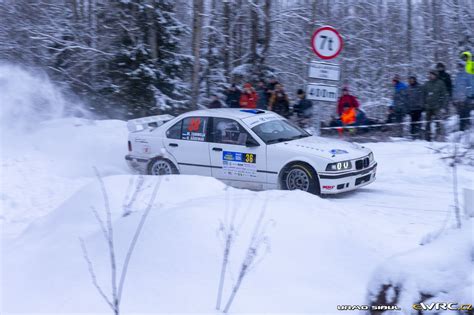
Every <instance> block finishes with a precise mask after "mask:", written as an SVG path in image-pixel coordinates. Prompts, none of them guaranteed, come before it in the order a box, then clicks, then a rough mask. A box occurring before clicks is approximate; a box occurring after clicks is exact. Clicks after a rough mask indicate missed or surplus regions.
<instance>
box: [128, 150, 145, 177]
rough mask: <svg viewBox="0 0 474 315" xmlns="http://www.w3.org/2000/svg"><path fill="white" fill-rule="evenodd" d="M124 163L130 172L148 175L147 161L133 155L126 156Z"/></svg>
mask: <svg viewBox="0 0 474 315" xmlns="http://www.w3.org/2000/svg"><path fill="white" fill-rule="evenodd" d="M125 161H126V162H127V165H128V167H130V168H131V169H132V170H134V171H136V172H138V173H140V174H147V173H148V170H147V168H148V162H149V161H150V160H149V159H145V158H140V157H135V156H133V155H130V154H127V155H126V156H125Z"/></svg>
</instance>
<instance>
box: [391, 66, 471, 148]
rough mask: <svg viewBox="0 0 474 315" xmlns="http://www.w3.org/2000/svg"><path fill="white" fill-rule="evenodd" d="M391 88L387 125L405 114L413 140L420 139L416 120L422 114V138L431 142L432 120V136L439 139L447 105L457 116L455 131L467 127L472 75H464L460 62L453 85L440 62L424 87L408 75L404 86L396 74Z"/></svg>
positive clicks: (447, 109)
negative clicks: (451, 107) (423, 114)
mask: <svg viewBox="0 0 474 315" xmlns="http://www.w3.org/2000/svg"><path fill="white" fill-rule="evenodd" d="M393 86H394V95H393V106H392V108H391V110H390V114H389V122H396V123H400V122H402V121H403V119H404V117H405V115H410V118H411V128H410V131H411V135H412V136H413V137H414V138H421V124H420V123H419V121H420V120H421V115H422V113H423V112H425V114H426V117H425V120H426V125H425V128H424V129H425V139H426V140H428V141H431V139H432V135H431V130H430V126H431V124H432V122H433V121H435V125H436V127H435V132H434V136H435V137H436V136H441V135H442V133H443V130H442V128H443V125H442V124H441V123H440V121H441V120H444V119H446V118H447V116H448V115H449V110H450V106H451V105H452V106H453V107H454V109H455V110H456V111H457V113H458V115H459V118H460V119H459V129H460V130H462V131H464V130H467V129H468V128H469V126H470V119H469V117H470V111H471V109H473V108H474V107H473V104H474V75H472V74H469V73H467V72H466V71H465V70H464V65H463V64H462V63H459V64H458V72H457V74H456V77H455V79H454V82H453V80H452V79H451V75H450V74H449V73H447V72H446V67H445V65H444V64H443V63H441V62H440V63H438V64H437V65H436V68H435V69H433V70H430V71H429V73H428V80H427V81H426V82H425V83H424V84H420V83H418V80H417V78H416V77H415V76H410V77H408V85H407V84H405V83H404V82H402V80H401V78H400V76H398V75H396V76H394V78H393ZM400 130H401V129H400ZM400 132H401V131H400Z"/></svg>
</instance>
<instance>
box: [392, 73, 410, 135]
mask: <svg viewBox="0 0 474 315" xmlns="http://www.w3.org/2000/svg"><path fill="white" fill-rule="evenodd" d="M392 84H393V88H394V91H393V104H392V107H393V112H394V113H395V122H396V123H398V124H400V125H397V126H395V128H393V129H394V130H395V132H396V136H398V137H401V136H403V125H402V124H401V123H402V122H403V118H404V117H405V115H406V114H407V112H408V110H407V85H406V84H405V83H403V82H402V81H401V79H400V76H399V75H398V74H396V75H395V76H394V77H393V79H392Z"/></svg>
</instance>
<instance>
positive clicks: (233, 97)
mask: <svg viewBox="0 0 474 315" xmlns="http://www.w3.org/2000/svg"><path fill="white" fill-rule="evenodd" d="M224 94H225V95H226V96H227V98H226V104H227V106H228V107H230V108H239V100H240V94H241V93H240V90H239V89H238V88H237V87H236V86H235V83H232V85H231V86H230V88H228V89H227V91H225V92H224Z"/></svg>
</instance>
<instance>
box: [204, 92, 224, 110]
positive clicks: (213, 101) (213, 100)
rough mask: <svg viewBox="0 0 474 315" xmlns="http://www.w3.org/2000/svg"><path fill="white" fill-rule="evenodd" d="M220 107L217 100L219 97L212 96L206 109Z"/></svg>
mask: <svg viewBox="0 0 474 315" xmlns="http://www.w3.org/2000/svg"><path fill="white" fill-rule="evenodd" d="M221 107H222V103H221V101H220V100H219V97H218V96H217V95H212V97H211V102H210V103H209V105H208V106H207V108H221Z"/></svg>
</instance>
